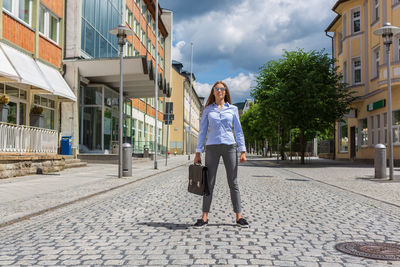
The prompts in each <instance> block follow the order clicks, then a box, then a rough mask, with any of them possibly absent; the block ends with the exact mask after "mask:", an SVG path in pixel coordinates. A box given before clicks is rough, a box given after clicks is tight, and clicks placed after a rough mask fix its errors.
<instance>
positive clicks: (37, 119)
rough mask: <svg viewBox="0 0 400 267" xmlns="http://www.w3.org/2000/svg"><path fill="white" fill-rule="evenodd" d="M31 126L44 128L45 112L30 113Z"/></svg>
mask: <svg viewBox="0 0 400 267" xmlns="http://www.w3.org/2000/svg"><path fill="white" fill-rule="evenodd" d="M30 120H31V126H34V127H39V128H43V124H44V115H43V114H31V115H30Z"/></svg>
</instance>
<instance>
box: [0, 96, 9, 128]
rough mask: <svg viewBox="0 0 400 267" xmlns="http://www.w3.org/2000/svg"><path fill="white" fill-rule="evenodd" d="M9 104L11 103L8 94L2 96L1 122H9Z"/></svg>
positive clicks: (0, 98) (0, 97) (0, 101)
mask: <svg viewBox="0 0 400 267" xmlns="http://www.w3.org/2000/svg"><path fill="white" fill-rule="evenodd" d="M8 103H10V98H9V97H8V96H7V95H6V94H3V95H2V96H0V121H4V122H7V121H8V119H7V117H8V110H9V109H10V106H9V105H8Z"/></svg>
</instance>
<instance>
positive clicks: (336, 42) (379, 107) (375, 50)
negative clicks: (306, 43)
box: [326, 0, 400, 160]
mask: <svg viewBox="0 0 400 267" xmlns="http://www.w3.org/2000/svg"><path fill="white" fill-rule="evenodd" d="M332 10H333V11H334V12H335V13H337V16H336V18H335V19H334V20H333V21H332V23H331V24H330V25H329V26H328V28H327V29H326V32H329V33H333V48H332V51H333V55H334V57H335V58H336V60H337V63H336V64H337V66H338V67H339V71H340V72H341V73H342V74H343V81H344V82H345V83H347V84H348V86H350V87H351V89H352V90H353V91H354V92H355V96H356V97H357V99H356V100H355V101H354V102H353V103H352V104H351V108H352V110H351V112H349V114H346V116H345V117H344V118H343V120H342V121H341V122H338V123H336V140H335V150H336V158H338V159H361V160H363V159H364V160H366V159H373V158H374V147H375V145H376V144H387V140H388V138H387V135H388V129H387V93H388V91H387V88H388V86H387V60H386V48H385V46H384V45H383V43H382V37H380V36H376V35H374V34H373V33H374V31H375V30H377V29H378V28H380V27H382V26H383V24H384V23H386V22H390V23H392V25H394V26H397V27H400V1H399V0H339V1H337V2H336V4H335V5H334V7H333V9H332ZM390 52H391V58H390V61H391V64H392V65H391V69H390V71H391V77H392V80H391V82H392V110H393V129H392V131H393V144H394V159H395V160H399V159H400V36H394V37H393V44H392V45H391V51H390Z"/></svg>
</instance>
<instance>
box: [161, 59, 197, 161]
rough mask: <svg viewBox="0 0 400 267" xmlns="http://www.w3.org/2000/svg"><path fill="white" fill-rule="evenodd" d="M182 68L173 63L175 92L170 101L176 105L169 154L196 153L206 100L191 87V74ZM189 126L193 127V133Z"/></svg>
mask: <svg viewBox="0 0 400 267" xmlns="http://www.w3.org/2000/svg"><path fill="white" fill-rule="evenodd" d="M182 68H183V65H182V63H180V62H177V61H173V62H172V87H173V88H174V90H173V92H172V94H171V98H169V101H171V102H173V103H174V104H173V105H174V107H173V111H174V115H175V116H174V121H173V122H172V124H171V125H170V135H169V136H170V137H169V152H170V153H176V154H190V153H195V151H196V145H197V139H198V135H199V128H200V115H201V111H202V107H203V104H202V102H203V101H204V99H201V98H199V96H198V95H197V93H196V91H195V89H194V87H192V88H191V87H190V73H188V72H186V71H183V70H182ZM193 77H194V75H193ZM193 81H194V78H193ZM190 90H192V101H190ZM190 109H191V114H190ZM190 115H191V116H190ZM189 126H191V131H190V128H189ZM189 136H190V140H189Z"/></svg>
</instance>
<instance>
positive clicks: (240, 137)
mask: <svg viewBox="0 0 400 267" xmlns="http://www.w3.org/2000/svg"><path fill="white" fill-rule="evenodd" d="M233 130H234V132H235V138H236V143H237V144H238V151H240V152H241V155H240V162H242V157H244V160H246V154H245V153H246V144H245V142H244V134H243V130H242V125H241V124H240V120H239V112H238V109H237V107H236V106H234V114H233Z"/></svg>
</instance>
